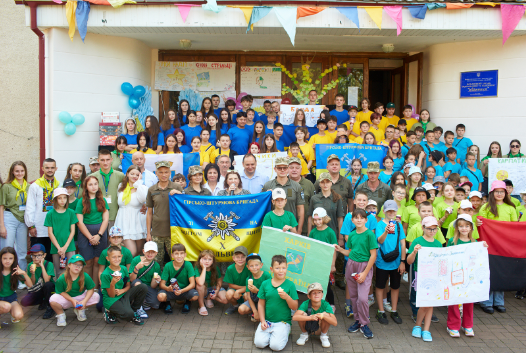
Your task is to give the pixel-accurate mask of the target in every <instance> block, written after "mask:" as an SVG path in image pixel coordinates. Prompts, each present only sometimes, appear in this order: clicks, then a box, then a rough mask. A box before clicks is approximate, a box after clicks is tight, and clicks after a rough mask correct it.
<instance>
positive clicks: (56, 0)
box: [53, 0, 62, 4]
mask: <svg viewBox="0 0 526 353" xmlns="http://www.w3.org/2000/svg"><path fill="white" fill-rule="evenodd" d="M53 2H54V3H56V4H62V0H53Z"/></svg>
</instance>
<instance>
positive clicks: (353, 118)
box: [343, 105, 359, 140]
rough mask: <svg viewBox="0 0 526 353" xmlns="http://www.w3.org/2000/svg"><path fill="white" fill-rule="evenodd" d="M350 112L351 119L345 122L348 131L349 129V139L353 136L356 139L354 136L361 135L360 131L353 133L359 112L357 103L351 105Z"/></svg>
mask: <svg viewBox="0 0 526 353" xmlns="http://www.w3.org/2000/svg"><path fill="white" fill-rule="evenodd" d="M348 112H349V120H348V121H346V122H344V123H343V124H344V125H345V126H347V131H349V133H348V134H349V140H350V139H351V137H352V138H353V139H354V137H357V136H358V135H359V133H358V134H354V133H353V127H354V124H355V122H356V115H357V114H358V107H357V106H355V105H351V106H350V107H349V109H348Z"/></svg>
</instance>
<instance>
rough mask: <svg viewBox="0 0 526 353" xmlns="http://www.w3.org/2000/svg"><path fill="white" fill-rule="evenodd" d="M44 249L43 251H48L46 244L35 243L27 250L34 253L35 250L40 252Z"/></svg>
mask: <svg viewBox="0 0 526 353" xmlns="http://www.w3.org/2000/svg"><path fill="white" fill-rule="evenodd" d="M40 251H42V252H43V253H45V252H46V248H45V247H44V245H42V244H35V245H33V246H32V247H31V249H29V251H28V252H27V253H28V254H32V253H35V252H40Z"/></svg>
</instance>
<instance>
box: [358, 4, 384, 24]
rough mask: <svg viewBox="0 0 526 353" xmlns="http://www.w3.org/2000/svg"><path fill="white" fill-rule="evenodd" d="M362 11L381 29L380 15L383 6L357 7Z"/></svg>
mask: <svg viewBox="0 0 526 353" xmlns="http://www.w3.org/2000/svg"><path fill="white" fill-rule="evenodd" d="M358 7H361V8H362V9H365V12H367V14H368V15H369V17H371V19H372V20H373V22H374V23H375V24H376V25H377V26H378V28H380V29H382V15H383V11H382V10H383V6H367V7H366V6H358Z"/></svg>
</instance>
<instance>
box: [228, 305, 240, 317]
mask: <svg viewBox="0 0 526 353" xmlns="http://www.w3.org/2000/svg"><path fill="white" fill-rule="evenodd" d="M238 308H239V305H230V306H229V307H228V308H227V309H226V311H225V315H232V314H233V313H235V312H237V309H238Z"/></svg>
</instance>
